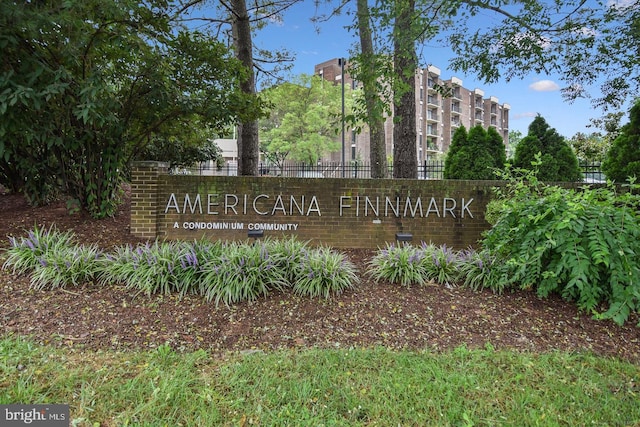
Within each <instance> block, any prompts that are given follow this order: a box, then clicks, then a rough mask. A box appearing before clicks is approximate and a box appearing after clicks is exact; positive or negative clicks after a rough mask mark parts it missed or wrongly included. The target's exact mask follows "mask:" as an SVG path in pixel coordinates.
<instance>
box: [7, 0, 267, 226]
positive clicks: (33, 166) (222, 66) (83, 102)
mask: <svg viewBox="0 0 640 427" xmlns="http://www.w3.org/2000/svg"><path fill="white" fill-rule="evenodd" d="M170 7H171V5H170V4H168V3H166V2H165V1H163V0H151V1H150V2H134V1H131V0H125V1H114V0H107V1H100V2H97V1H94V0H89V1H84V0H83V1H79V0H69V1H65V2H62V3H61V4H57V3H52V2H29V3H27V4H21V3H15V2H12V3H7V4H6V5H3V11H2V14H0V40H1V43H2V58H0V64H1V65H0V70H2V71H0V183H1V184H3V185H5V186H6V187H8V188H10V189H11V190H13V191H16V192H17V191H22V192H23V193H24V194H25V196H26V197H27V198H28V199H29V200H30V202H31V203H34V204H44V203H47V202H48V201H50V200H51V199H53V198H55V197H58V196H59V194H60V193H64V194H66V195H67V196H69V197H71V198H73V199H77V200H78V201H79V202H80V204H81V206H82V207H83V208H84V209H86V210H88V212H89V213H90V214H91V215H92V216H94V217H105V216H109V215H111V214H113V213H114V212H115V209H116V207H117V204H118V202H119V198H118V191H119V185H120V182H121V179H122V173H123V171H125V170H126V167H125V166H126V164H127V162H128V161H129V160H130V159H131V158H132V157H134V155H135V154H137V153H140V152H142V151H143V150H142V148H143V147H144V146H145V145H146V144H147V143H148V142H149V141H151V140H153V139H154V138H156V137H158V138H164V139H170V138H177V139H178V140H181V141H183V140H186V139H189V137H190V135H191V134H192V133H193V132H191V129H193V128H195V127H207V128H210V129H213V130H218V129H220V130H221V129H223V128H224V127H225V126H227V125H228V124H229V123H232V122H235V121H236V120H239V119H250V118H255V117H257V116H258V115H259V114H260V113H261V107H262V104H261V101H260V100H259V99H258V98H256V97H253V96H245V95H243V94H241V93H240V92H239V91H238V90H237V86H238V81H239V78H241V76H242V75H243V74H244V73H245V72H246V71H245V70H244V69H243V68H242V67H241V65H240V64H239V63H238V61H236V60H235V59H234V58H233V57H232V56H231V54H230V53H229V51H228V49H227V48H226V46H224V45H223V44H222V43H219V42H218V41H217V40H214V39H212V38H208V37H205V36H203V35H202V34H199V33H197V32H188V31H186V30H183V29H180V28H177V27H176V28H174V27H172V25H173V23H172V22H171V21H170V19H169V16H170V15H172V12H171V10H170V9H169V8H170ZM194 124H195V125H194Z"/></svg>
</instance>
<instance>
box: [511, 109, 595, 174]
mask: <svg viewBox="0 0 640 427" xmlns="http://www.w3.org/2000/svg"><path fill="white" fill-rule="evenodd" d="M538 153H541V155H542V157H541V163H540V165H538V179H540V180H541V181H546V182H582V180H583V177H582V173H581V171H580V165H579V163H578V158H577V157H576V155H575V154H574V153H573V151H572V150H571V148H570V147H569V145H568V144H567V142H566V141H565V140H564V138H563V137H562V136H560V135H559V134H558V132H556V130H555V129H553V128H551V127H550V126H549V125H548V124H547V122H546V120H545V119H544V118H543V117H542V116H540V115H538V116H537V117H536V118H535V119H534V120H533V122H531V124H530V125H529V133H528V134H527V136H526V137H524V138H523V139H522V141H520V143H519V144H518V146H517V147H516V152H515V156H514V160H513V165H514V166H515V167H516V168H520V169H531V168H532V163H533V162H535V161H536V155H537V154H538Z"/></svg>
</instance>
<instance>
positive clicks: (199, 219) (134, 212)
mask: <svg viewBox="0 0 640 427" xmlns="http://www.w3.org/2000/svg"><path fill="white" fill-rule="evenodd" d="M154 180H155V183H154ZM132 183H133V185H132V192H133V194H132V206H131V231H132V233H133V234H134V235H136V236H139V237H144V238H153V237H155V236H157V237H158V238H161V239H164V238H167V239H187V240H193V239H197V238H202V237H206V238H210V239H221V240H246V239H247V238H248V233H249V231H250V230H254V229H258V230H263V233H264V237H265V238H266V237H283V236H285V237H286V236H296V237H297V238H298V239H299V240H303V241H307V240H308V241H310V242H311V244H314V245H319V244H324V245H329V246H333V247H340V248H377V247H382V246H384V245H385V242H394V241H395V240H396V234H397V233H405V234H407V233H408V234H411V235H412V236H413V242H414V243H420V242H421V241H425V242H433V243H435V244H443V243H446V244H447V245H449V246H452V247H454V248H457V249H463V248H466V247H468V246H475V245H476V244H477V241H478V240H479V239H480V236H481V233H482V231H484V230H486V229H488V228H489V224H488V223H487V222H486V221H485V219H484V213H485V208H486V204H487V202H488V201H489V200H490V197H491V194H492V188H493V187H495V186H496V185H500V184H501V183H500V182H497V181H457V180H456V181H425V180H390V179H389V180H372V179H333V178H325V179H297V178H274V177H212V176H189V175H168V174H166V165H162V164H155V172H154V164H152V163H150V162H144V163H141V164H136V165H135V167H134V168H133V176H132Z"/></svg>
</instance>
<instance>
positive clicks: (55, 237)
mask: <svg viewBox="0 0 640 427" xmlns="http://www.w3.org/2000/svg"><path fill="white" fill-rule="evenodd" d="M73 237H74V235H73V233H71V232H69V231H66V232H61V231H59V230H58V229H57V228H55V227H54V226H51V227H49V228H48V229H41V228H39V227H37V226H36V227H34V229H33V230H31V231H29V233H28V234H27V237H20V238H17V237H10V238H9V243H10V246H9V249H7V251H6V256H7V259H6V260H5V262H4V264H3V266H2V268H3V269H9V268H11V270H12V272H13V273H14V274H28V273H31V272H32V271H33V270H35V269H36V268H37V267H38V266H39V265H41V260H42V257H43V256H44V255H45V254H48V253H51V252H57V251H59V250H61V249H64V248H67V247H68V246H69V245H71V244H72V242H73Z"/></svg>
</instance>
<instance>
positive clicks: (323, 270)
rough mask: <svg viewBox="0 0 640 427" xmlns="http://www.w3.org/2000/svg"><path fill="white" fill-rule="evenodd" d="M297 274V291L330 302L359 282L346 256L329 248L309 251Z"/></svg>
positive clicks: (302, 260)
mask: <svg viewBox="0 0 640 427" xmlns="http://www.w3.org/2000/svg"><path fill="white" fill-rule="evenodd" d="M294 271H295V282H294V284H293V291H294V292H295V293H296V294H298V295H303V296H308V297H324V298H329V297H330V296H331V295H338V294H340V293H342V292H343V291H344V290H345V289H350V288H353V287H355V286H356V284H357V283H358V281H359V279H358V274H357V268H356V266H355V265H354V264H353V263H352V262H350V261H349V260H348V259H346V257H345V255H344V254H341V253H338V252H336V251H333V250H331V249H330V248H326V247H319V248H315V249H311V250H307V251H305V252H304V255H302V256H301V257H300V262H299V263H298V265H297V266H296V267H295V269H294Z"/></svg>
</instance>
